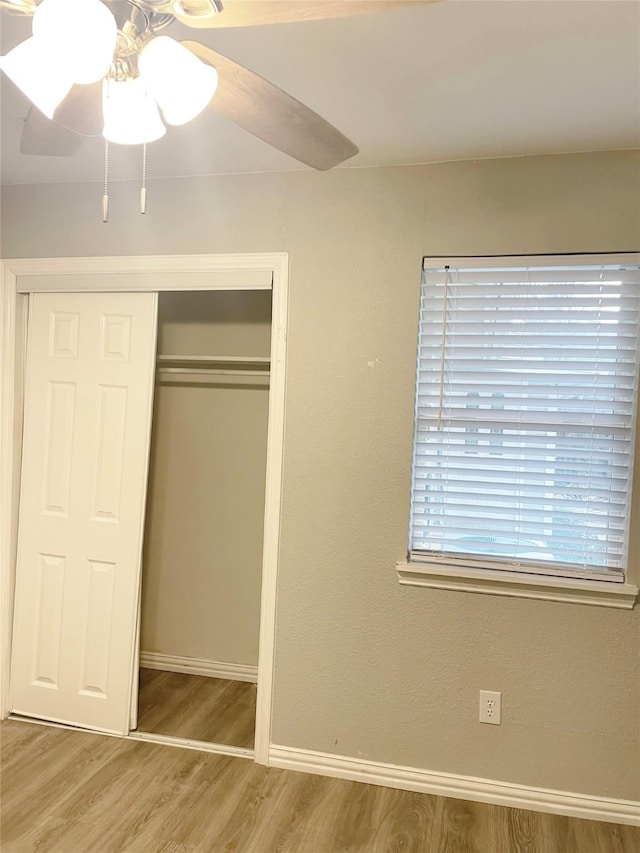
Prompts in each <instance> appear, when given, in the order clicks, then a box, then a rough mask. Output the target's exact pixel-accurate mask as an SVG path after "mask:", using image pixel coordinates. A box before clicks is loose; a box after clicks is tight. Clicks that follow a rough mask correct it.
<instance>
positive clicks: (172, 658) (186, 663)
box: [140, 652, 258, 684]
mask: <svg viewBox="0 0 640 853" xmlns="http://www.w3.org/2000/svg"><path fill="white" fill-rule="evenodd" d="M140 666H141V667H144V668H145V669H162V670H165V672H186V673H190V674H191V675H208V676H209V677H210V678H228V679H229V680H230V681H251V682H253V683H254V684H255V683H256V682H257V681H258V667H257V666H249V665H248V664H244V663H224V662H223V661H218V660H205V659H203V658H185V657H178V656H177V655H163V654H160V652H140Z"/></svg>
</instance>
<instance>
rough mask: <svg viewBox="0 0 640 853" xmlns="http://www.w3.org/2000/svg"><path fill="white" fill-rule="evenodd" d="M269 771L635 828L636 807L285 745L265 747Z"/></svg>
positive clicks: (638, 820) (639, 815)
mask: <svg viewBox="0 0 640 853" xmlns="http://www.w3.org/2000/svg"><path fill="white" fill-rule="evenodd" d="M269 766H270V767H281V768H284V769H286V770H301V771H303V772H305V773H317V774H318V775H320V776H334V777H336V778H338V779H349V780H351V781H355V782H366V783H367V784H369V785H383V786H385V787H387V788H400V789H402V790H405V791H418V792H420V793H423V794H436V795H437V796H441V797H454V798H456V799H460V800H472V801H475V802H479V803H491V804H492V805H498V806H511V807H513V808H519V809H530V810H531V811H537V812H550V813H551V814H559V815H566V816H568V817H579V818H586V819H587V820H602V821H609V822H610V823H625V824H630V825H632V826H640V803H637V802H634V801H632V800H613V799H608V798H605V797H593V796H589V795H587V794H574V793H570V792H568V791H554V790H551V789H547V788H532V787H529V786H527V785H514V784H512V783H510V782H498V781H495V780H493V779H478V778H476V777H474V776H460V775H457V774H455V773H434V772H432V771H430V770H421V769H419V768H417V767H402V766H398V765H395V764H382V763H380V762H377V761H368V760H364V759H359V758H346V757H343V756H341V755H332V754H330V753H326V752H312V751H311V750H306V749H295V748H293V747H288V746H273V745H272V746H271V747H270V749H269Z"/></svg>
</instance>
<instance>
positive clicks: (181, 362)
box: [156, 355, 270, 377]
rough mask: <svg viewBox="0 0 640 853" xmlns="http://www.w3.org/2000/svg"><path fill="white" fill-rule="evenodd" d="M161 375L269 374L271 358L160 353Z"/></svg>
mask: <svg viewBox="0 0 640 853" xmlns="http://www.w3.org/2000/svg"><path fill="white" fill-rule="evenodd" d="M156 364H157V372H158V374H159V375H165V376H166V375H171V376H179V375H181V374H184V375H189V376H203V377H205V376H265V377H268V376H269V365H270V359H269V358H265V357H263V356H237V355H230V356H211V355H159V356H158V357H157V359H156Z"/></svg>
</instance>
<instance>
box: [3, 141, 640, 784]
mask: <svg viewBox="0 0 640 853" xmlns="http://www.w3.org/2000/svg"><path fill="white" fill-rule="evenodd" d="M136 193H137V188H136V187H135V186H134V185H128V184H120V185H116V187H115V189H114V199H113V204H112V215H111V222H110V223H109V224H108V225H106V226H105V225H102V224H101V223H100V222H99V214H100V210H99V207H100V194H101V190H100V187H99V186H97V185H96V186H93V185H91V186H89V185H75V186H66V187H55V186H41V187H15V188H7V189H5V191H4V194H3V199H2V201H3V239H4V246H5V256H7V257H9V256H13V257H20V256H33V255H42V256H47V255H102V254H105V255H109V254H116V255H119V254H125V253H141V254H142V253H163V252H178V253H180V252H243V251H287V252H289V253H290V268H291V281H290V285H291V298H290V327H289V361H288V380H287V411H286V430H285V468H284V496H283V517H282V547H281V560H280V583H279V592H278V617H277V646H276V684H275V721H274V729H273V739H274V741H275V742H276V743H279V744H285V745H290V746H297V747H302V748H307V749H317V750H325V751H327V752H335V753H338V754H341V755H348V756H364V757H367V758H370V759H374V760H379V761H385V762H392V763H397V764H401V765H402V764H406V765H411V766H416V767H424V768H427V769H430V770H435V771H448V772H452V773H463V774H469V775H474V776H481V777H489V778H494V779H498V780H505V781H511V782H517V783H522V784H530V785H537V786H544V787H549V788H558V789H565V790H570V791H576V792H585V793H591V794H596V795H605V796H612V797H622V798H631V799H633V798H638V797H640V779H639V774H640V761H639V760H638V759H639V758H640V747H639V736H640V695H639V691H640V671H639V662H640V661H639V658H640V655H639V626H640V609H639V608H636V610H634V611H633V612H616V611H612V610H607V609H604V608H596V607H586V606H583V605H570V604H561V603H556V602H542V601H529V600H522V599H509V598H496V597H491V596H485V595H478V594H473V593H457V592H447V591H436V590H426V589H415V588H402V587H400V586H399V585H398V582H397V580H396V575H395V569H394V563H395V561H396V560H398V559H401V558H403V557H404V554H405V550H406V537H407V513H408V495H409V480H410V456H411V428H412V427H411V417H412V416H411V412H412V395H413V380H414V357H415V337H416V330H417V309H418V297H419V281H420V265H421V258H422V256H423V255H424V254H428V255H444V254H467V255H474V254H501V253H505V254H506V253H510V254H512V253H517V254H527V253H536V252H550V253H556V252H585V251H592V252H596V251H628V250H632V249H638V247H639V245H640V209H639V208H640V206H639V199H640V160H639V158H638V156H637V155H636V154H634V153H632V152H627V153H624V152H618V153H610V154H593V155H569V156H558V157H539V158H523V159H513V160H508V159H505V160H495V161H481V162H468V163H450V164H440V165H434V166H423V167H403V168H384V169H362V170H357V169H346V170H337V171H334V172H330V173H325V174H315V173H309V172H298V173H286V174H273V175H241V176H240V175H239V176H227V177H219V178H210V179H197V180H191V181H163V182H156V183H155V184H152V186H151V188H150V193H149V213H148V214H147V216H146V217H140V216H138V215H136V212H135V210H136V207H135V204H136ZM178 212H179V214H178ZM634 543H635V548H636V551H637V546H638V532H637V530H636V531H634ZM480 687H483V688H489V689H494V690H501V691H502V693H503V724H502V726H501V727H499V728H498V727H491V726H482V725H479V724H478V723H477V721H476V716H477V695H478V689H479V688H480Z"/></svg>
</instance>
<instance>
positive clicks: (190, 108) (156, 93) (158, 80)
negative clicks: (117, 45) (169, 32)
mask: <svg viewBox="0 0 640 853" xmlns="http://www.w3.org/2000/svg"><path fill="white" fill-rule="evenodd" d="M138 67H139V68H140V75H141V76H142V77H144V79H145V80H146V81H147V84H148V86H149V92H150V93H151V94H152V95H153V97H154V98H155V99H156V101H157V102H158V104H159V106H160V108H161V109H162V113H163V115H164V118H165V121H167V122H168V123H169V124H186V122H188V121H191V119H192V118H195V117H196V116H197V115H198V114H199V113H201V112H202V110H203V109H204V108H205V107H206V106H207V104H208V103H209V101H210V100H211V98H212V97H213V95H214V92H215V91H216V87H217V85H218V72H217V71H216V70H215V68H212V67H211V65H206V64H205V63H204V62H202V61H201V60H199V59H198V57H197V56H194V54H193V53H191V51H190V50H187V48H186V47H183V45H181V44H180V43H179V42H177V41H175V40H174V39H172V38H169V37H168V36H158V37H157V38H154V39H152V40H151V41H150V42H149V43H148V44H147V45H146V46H145V47H144V49H143V51H142V53H141V54H140V59H139V61H138Z"/></svg>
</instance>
